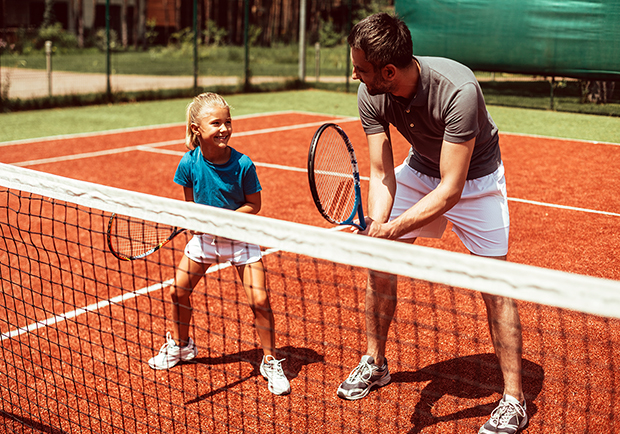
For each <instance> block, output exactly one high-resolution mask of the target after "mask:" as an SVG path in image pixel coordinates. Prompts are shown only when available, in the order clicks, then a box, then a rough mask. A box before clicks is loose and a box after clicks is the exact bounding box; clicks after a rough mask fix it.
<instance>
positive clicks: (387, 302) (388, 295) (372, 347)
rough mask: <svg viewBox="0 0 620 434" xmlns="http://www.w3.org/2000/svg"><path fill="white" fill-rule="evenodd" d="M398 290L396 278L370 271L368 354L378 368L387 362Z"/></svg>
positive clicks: (368, 286)
mask: <svg viewBox="0 0 620 434" xmlns="http://www.w3.org/2000/svg"><path fill="white" fill-rule="evenodd" d="M396 288H397V277H396V276H394V275H392V274H387V273H380V272H377V271H372V270H371V271H369V273H368V283H367V286H366V339H367V351H366V354H367V355H369V356H371V357H372V358H373V359H374V361H375V364H376V365H378V366H382V365H383V362H384V360H385V344H386V341H387V335H388V331H389V329H390V324H391V323H392V318H393V317H394V312H395V311H396V291H397V290H396Z"/></svg>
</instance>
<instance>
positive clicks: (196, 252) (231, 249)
mask: <svg viewBox="0 0 620 434" xmlns="http://www.w3.org/2000/svg"><path fill="white" fill-rule="evenodd" d="M185 256H187V257H188V258H189V259H191V260H192V261H195V262H199V263H205V264H214V263H222V262H230V263H231V264H233V265H244V264H251V263H253V262H257V261H260V259H261V257H262V252H261V250H260V247H259V246H257V245H255V244H248V243H243V242H240V241H235V240H231V239H228V238H222V237H214V236H212V235H208V234H198V235H194V236H193V237H192V239H191V240H189V242H188V243H187V245H186V246H185Z"/></svg>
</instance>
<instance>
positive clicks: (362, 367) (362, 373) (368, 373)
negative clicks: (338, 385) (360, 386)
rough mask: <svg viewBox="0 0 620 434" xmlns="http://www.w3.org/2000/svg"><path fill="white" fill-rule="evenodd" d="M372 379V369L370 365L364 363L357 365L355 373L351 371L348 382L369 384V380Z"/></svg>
mask: <svg viewBox="0 0 620 434" xmlns="http://www.w3.org/2000/svg"><path fill="white" fill-rule="evenodd" d="M371 377H372V367H371V366H370V363H368V362H366V361H364V362H361V363H360V364H359V365H357V367H356V368H355V369H354V370H353V371H351V373H350V374H349V378H347V382H349V383H351V384H355V383H359V382H360V381H363V382H364V383H368V380H370V378H371Z"/></svg>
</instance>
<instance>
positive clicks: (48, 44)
mask: <svg viewBox="0 0 620 434" xmlns="http://www.w3.org/2000/svg"><path fill="white" fill-rule="evenodd" d="M45 64H46V65H47V92H48V95H49V96H50V98H51V96H52V41H45Z"/></svg>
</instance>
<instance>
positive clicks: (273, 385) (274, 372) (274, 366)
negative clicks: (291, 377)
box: [260, 355, 291, 395]
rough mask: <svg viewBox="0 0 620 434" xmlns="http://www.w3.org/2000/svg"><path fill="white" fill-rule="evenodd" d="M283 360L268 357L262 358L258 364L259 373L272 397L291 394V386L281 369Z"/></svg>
mask: <svg viewBox="0 0 620 434" xmlns="http://www.w3.org/2000/svg"><path fill="white" fill-rule="evenodd" d="M284 360H285V359H282V360H276V358H275V357H273V356H271V355H269V356H264V357H263V360H262V362H261V364H260V373H261V375H262V376H263V377H265V380H267V382H268V383H267V388H268V389H269V391H270V392H271V393H273V394H274V395H286V394H287V393H290V392H291V385H290V383H289V382H288V379H287V378H286V375H284V370H283V369H282V362H283V361H284Z"/></svg>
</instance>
